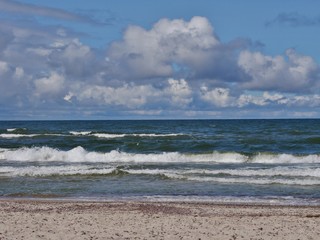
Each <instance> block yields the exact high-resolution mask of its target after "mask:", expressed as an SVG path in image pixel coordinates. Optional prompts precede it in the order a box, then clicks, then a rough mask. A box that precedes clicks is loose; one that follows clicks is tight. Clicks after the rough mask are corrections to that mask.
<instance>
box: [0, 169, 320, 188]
mask: <svg viewBox="0 0 320 240" xmlns="http://www.w3.org/2000/svg"><path fill="white" fill-rule="evenodd" d="M310 170H311V169H305V171H310ZM203 171H205V170H204V169H203ZM241 171H242V170H237V175H232V176H223V177H222V176H221V175H212V176H207V175H199V174H194V173H195V172H192V174H191V173H190V171H185V170H183V169H139V170H137V169H129V168H126V169H123V168H121V167H115V166H95V167H93V166H90V165H68V166H25V167H11V166H5V167H0V177H18V176H19V177H20V176H24V177H26V176H28V177H49V176H51V177H55V176H74V175H77V176H86V177H88V176H105V177H106V176H109V177H122V176H126V175H149V176H155V177H158V178H161V179H173V180H174V179H178V180H183V181H197V182H215V183H222V184H255V185H270V184H282V185H304V186H311V185H320V175H319V169H318V174H317V177H310V176H308V177H304V175H305V174H301V173H299V172H296V175H294V174H288V173H289V171H287V172H283V173H282V176H285V175H286V176H290V177H289V178H283V177H279V176H277V173H275V175H273V176H271V175H270V176H269V175H268V176H267V177H265V176H264V175H262V176H264V177H252V175H251V174H248V175H246V173H247V172H246V171H243V172H242V173H241V174H240V175H242V176H241V177H239V172H241ZM260 171H263V170H262V169H259V170H257V171H256V173H259V172H260ZM257 175H259V174H255V176H257ZM311 175H313V174H311Z"/></svg>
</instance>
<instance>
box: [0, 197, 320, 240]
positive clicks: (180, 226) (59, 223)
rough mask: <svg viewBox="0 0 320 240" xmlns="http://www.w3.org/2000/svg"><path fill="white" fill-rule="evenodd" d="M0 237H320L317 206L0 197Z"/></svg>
mask: <svg viewBox="0 0 320 240" xmlns="http://www.w3.org/2000/svg"><path fill="white" fill-rule="evenodd" d="M0 225H1V226H3V227H1V228H0V239H1V240H3V239H221V240H223V239H250V238H251V239H320V228H319V225H320V207H319V206H292V205H289V206H283V205H266V204H262V205H261V204H260V205H259V204H258V205H256V204H250V203H249V204H229V203H227V204H225V203H209V202H206V203H204V202H183V201H180V202H177V201H175V202H155V201H153V202H151V201H108V202H101V201H85V202H84V201H68V200H63V201H61V200H48V199H40V200H39V199H18V200H17V199H0Z"/></svg>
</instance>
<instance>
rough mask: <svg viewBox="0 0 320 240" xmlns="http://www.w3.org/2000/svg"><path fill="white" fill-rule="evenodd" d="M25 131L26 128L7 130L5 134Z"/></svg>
mask: <svg viewBox="0 0 320 240" xmlns="http://www.w3.org/2000/svg"><path fill="white" fill-rule="evenodd" d="M24 131H27V129H26V128H8V129H7V132H24Z"/></svg>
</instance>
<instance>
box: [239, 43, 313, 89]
mask: <svg viewBox="0 0 320 240" xmlns="http://www.w3.org/2000/svg"><path fill="white" fill-rule="evenodd" d="M285 57H287V59H288V60H287V61H286V59H285ZM285 57H284V56H280V55H278V56H275V57H271V56H266V55H263V54H262V53H260V52H250V51H247V50H245V51H242V52H241V53H240V56H239V59H238V64H239V66H240V67H241V68H242V69H243V70H244V71H245V72H246V73H247V74H248V76H249V79H248V81H247V82H246V83H244V84H243V88H245V89H256V90H276V91H284V92H300V91H301V92H302V91H309V90H310V89H311V88H312V86H313V84H314V81H315V78H317V73H318V71H319V66H318V65H317V64H316V62H315V61H314V60H313V59H312V58H311V57H309V56H303V55H299V54H297V53H296V52H295V51H294V50H293V49H289V50H287V51H286V55H285Z"/></svg>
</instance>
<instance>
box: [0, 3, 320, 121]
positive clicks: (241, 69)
mask: <svg viewBox="0 0 320 240" xmlns="http://www.w3.org/2000/svg"><path fill="white" fill-rule="evenodd" d="M3 4H4V5H3ZM2 5H3V6H4V7H5V8H6V9H7V11H22V12H32V11H40V12H37V14H40V15H41V14H42V12H43V11H44V12H45V13H43V14H49V15H51V16H53V17H61V18H65V17H66V18H68V17H72V16H69V15H68V14H67V13H63V14H62V13H61V14H62V15H59V14H60V12H59V11H58V12H57V10H55V9H37V8H33V7H32V8H31V9H30V8H29V6H24V5H23V4H22V5H21V6H20V7H19V8H17V6H18V3H16V2H13V1H3V2H2ZM13 7H14V9H12V8H13ZM31 10H32V11H31ZM64 14H66V15H64ZM78 20H79V21H80V19H78ZM0 36H1V37H0V107H1V108H2V109H4V111H7V113H8V114H11V112H10V111H9V110H6V109H8V108H9V109H15V112H16V113H19V114H20V115H19V114H17V115H16V117H17V118H18V117H20V118H21V117H25V116H26V112H27V113H28V114H30V115H33V117H37V116H38V117H39V118H41V117H44V118H45V117H46V116H47V117H48V118H50V116H52V115H53V114H57V113H58V116H63V115H64V114H65V113H69V114H70V113H71V114H72V113H73V112H76V113H77V114H79V115H80V116H82V117H83V116H84V115H86V116H89V117H90V116H91V117H92V118H95V116H98V115H99V116H105V117H106V118H107V117H108V116H119V117H123V116H127V117H130V116H140V117H143V116H152V117H175V118H184V117H209V118H210V117H253V116H256V117H276V116H277V114H278V113H282V114H283V113H284V112H288V116H291V117H292V116H294V117H299V116H315V115H316V114H317V113H316V111H314V109H315V108H318V107H319V106H320V95H319V94H318V92H319V78H320V75H319V64H318V63H317V62H316V61H315V60H314V59H313V58H311V57H310V56H306V55H303V54H302V53H298V52H296V51H295V50H294V49H288V50H287V51H286V52H285V53H284V54H279V55H276V56H268V55H266V54H264V53H263V52H261V51H258V50H257V49H255V48H254V44H252V41H250V40H248V39H234V40H233V41H231V42H221V40H220V39H219V37H218V34H217V33H216V32H215V30H214V27H213V25H212V24H211V23H210V22H209V21H208V19H206V18H205V17H199V16H196V17H193V18H191V19H190V20H183V19H173V20H170V19H166V18H164V19H160V20H159V21H158V22H156V23H155V24H154V25H153V26H152V27H151V28H150V29H145V28H142V27H140V26H135V25H131V26H128V27H127V29H126V30H125V31H124V32H123V36H122V39H120V40H118V41H114V42H113V43H111V44H109V45H108V46H107V47H106V49H104V50H99V49H93V48H92V47H90V46H89V45H86V44H85V43H83V42H82V41H81V38H80V37H77V36H75V34H74V33H72V32H70V31H69V30H68V29H65V28H63V27H60V26H57V27H54V26H51V27H50V28H45V29H44V28H43V27H42V26H41V25H39V24H36V23H33V25H32V27H30V26H28V25H23V24H21V23H15V24H12V23H8V22H5V21H2V24H1V25H0ZM266 112H269V113H270V114H269V116H266V115H265V113H266ZM3 114H4V113H3ZM59 114H60V115H59ZM11 116H13V117H14V115H11ZM282 116H286V115H282ZM0 117H1V116H0Z"/></svg>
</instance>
